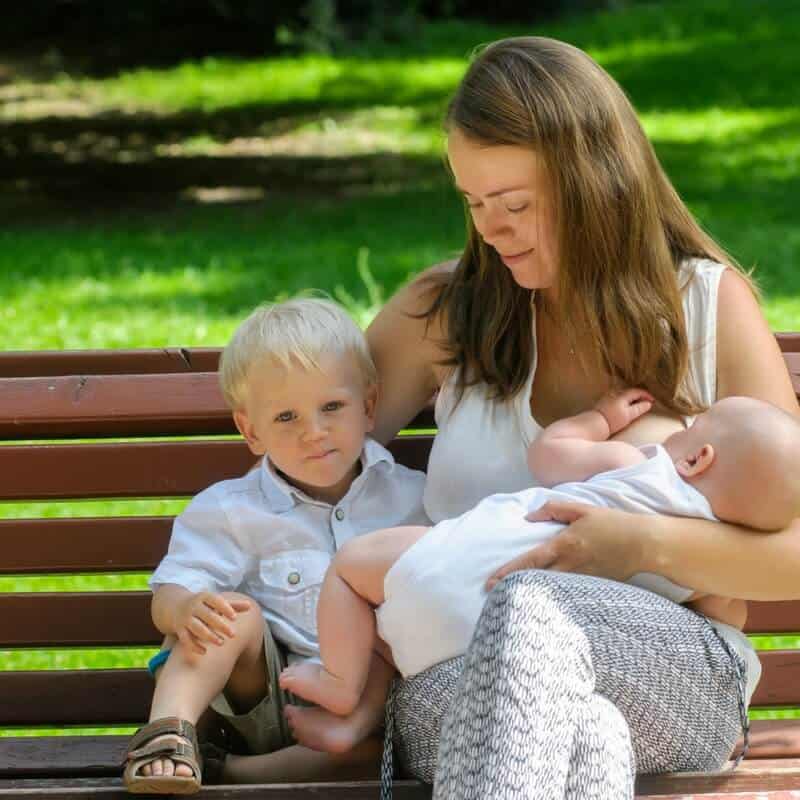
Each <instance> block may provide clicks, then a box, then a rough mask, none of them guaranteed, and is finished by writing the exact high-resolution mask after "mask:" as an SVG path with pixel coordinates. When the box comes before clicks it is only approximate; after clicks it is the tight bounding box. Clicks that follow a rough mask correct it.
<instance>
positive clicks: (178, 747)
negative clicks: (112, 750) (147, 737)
mask: <svg viewBox="0 0 800 800" xmlns="http://www.w3.org/2000/svg"><path fill="white" fill-rule="evenodd" d="M173 755H174V756H176V757H177V756H183V757H185V758H194V757H195V751H194V748H193V747H192V745H191V742H186V741H183V740H182V739H177V738H175V739H173V740H172V741H170V740H163V741H160V742H148V743H147V744H145V745H142V747H137V748H136V749H135V750H129V751H128V755H127V759H128V761H134V760H136V759H139V758H147V759H153V758H158V757H159V756H167V757H169V758H172V756H173Z"/></svg>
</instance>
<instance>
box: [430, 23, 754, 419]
mask: <svg viewBox="0 0 800 800" xmlns="http://www.w3.org/2000/svg"><path fill="white" fill-rule="evenodd" d="M446 127H447V129H448V130H454V129H457V130H458V131H460V132H461V133H462V134H463V135H465V136H467V137H468V138H469V139H472V140H474V141H475V142H478V143H480V144H482V145H489V146H491V145H516V146H520V147H526V148H530V149H532V150H534V151H536V152H537V153H538V154H539V155H540V156H541V157H542V158H543V160H544V164H545V167H546V171H547V174H548V176H549V179H550V184H551V186H552V191H553V207H554V209H555V216H556V227H557V234H556V235H557V242H558V252H559V255H560V260H559V268H558V278H557V281H558V287H557V288H558V291H557V297H558V298H559V299H558V301H557V302H558V307H557V308H555V309H553V311H554V312H555V314H556V317H557V318H558V319H560V320H562V321H564V320H568V321H569V323H568V324H569V325H570V326H571V328H572V330H571V331H565V335H572V336H573V339H574V340H578V339H579V340H580V341H581V342H584V343H587V342H588V343H591V348H592V349H591V350H590V351H588V352H587V350H586V347H585V346H584V347H583V348H582V349H581V351H580V352H579V356H580V357H581V358H582V360H583V363H584V365H586V366H592V367H595V368H600V369H601V370H602V371H603V372H604V373H605V374H607V375H608V376H609V378H610V380H611V382H612V385H615V386H642V387H645V388H646V389H647V390H648V391H650V392H651V393H652V394H653V396H654V397H655V398H656V399H657V400H658V401H659V402H660V403H661V404H663V405H664V406H665V407H666V408H668V409H671V410H673V411H675V412H676V413H679V414H692V413H697V412H698V411H699V410H700V409H701V405H700V403H699V402H698V399H697V398H696V397H695V396H694V392H693V391H692V390H691V387H689V386H687V384H686V375H687V371H688V359H689V352H688V344H687V334H686V325H685V320H684V314H683V307H682V303H681V287H680V286H679V285H678V268H679V266H680V264H681V263H682V262H683V261H685V260H686V259H688V258H692V257H698V258H709V259H712V260H714V261H717V262H720V263H723V264H726V265H728V266H731V267H733V268H734V269H739V267H738V265H737V264H736V263H735V261H734V260H733V259H732V258H731V257H730V256H729V255H728V254H727V253H725V252H724V250H723V249H722V248H721V247H720V246H719V245H717V244H716V243H715V242H714V241H713V239H711V237H710V236H708V235H707V234H706V233H705V232H704V231H703V230H702V229H701V228H700V226H699V225H698V224H697V222H696V221H695V220H694V218H693V217H692V215H691V214H690V212H689V210H688V209H687V208H686V206H685V205H684V203H683V201H682V200H681V199H680V197H679V196H678V194H677V192H676V191H675V189H674V187H673V186H672V184H671V183H670V181H669V179H668V178H667V176H666V174H665V173H664V171H663V169H662V168H661V165H660V164H659V162H658V159H657V157H656V155H655V152H654V151H653V148H652V145H651V144H650V142H649V141H648V139H647V137H646V135H645V133H644V131H643V130H642V127H641V124H640V123H639V120H638V118H637V116H636V112H635V111H634V109H633V107H632V106H631V104H630V102H629V101H628V99H627V97H626V96H625V94H624V92H623V91H622V89H621V88H620V87H619V85H618V84H617V83H616V82H615V81H614V80H613V79H612V78H611V77H610V76H609V75H608V74H607V73H606V72H605V71H604V70H603V69H602V68H601V67H600V66H598V65H597V64H596V63H595V62H594V61H593V60H592V59H591V58H590V57H589V56H588V55H586V53H584V52H583V51H581V50H579V49H577V48H575V47H572V46H571V45H568V44H565V43H563V42H559V41H556V40H553V39H546V38H540V37H519V38H512V39H503V40H501V41H498V42H495V43H494V44H491V45H489V46H488V47H486V48H485V49H484V50H483V51H482V52H480V54H479V55H478V56H477V58H476V59H475V60H474V61H473V62H472V64H471V65H470V67H469V69H468V71H467V73H466V75H465V77H464V78H463V80H462V81H461V84H460V85H459V87H458V89H457V91H456V94H455V96H454V97H453V99H452V100H451V102H450V105H449V107H448V111H447V116H446ZM430 280H431V281H432V283H433V285H432V287H431V288H432V289H433V290H434V291H433V297H434V300H433V302H432V304H431V306H430V308H429V309H428V311H427V312H426V316H428V318H429V319H430V317H431V316H432V315H438V314H441V315H442V318H443V319H444V320H445V330H446V332H447V333H446V336H447V342H446V345H447V349H448V352H449V353H450V358H449V359H448V361H447V363H448V364H449V365H451V366H454V367H458V368H459V369H458V370H457V375H458V377H457V381H458V383H457V385H458V390H459V394H460V393H462V392H463V389H464V388H465V387H466V386H470V385H474V384H476V383H485V384H488V385H489V386H490V387H491V389H492V393H493V396H494V397H495V398H496V399H498V400H506V399H508V398H510V397H512V396H514V395H515V394H516V393H517V392H519V391H520V389H521V388H522V387H523V385H524V384H525V381H526V378H527V376H528V374H529V371H530V368H531V364H532V359H533V346H534V344H533V341H532V337H531V324H532V312H531V294H530V291H529V290H527V289H523V288H521V287H520V286H519V285H518V284H516V283H515V281H514V280H513V278H512V277H511V274H510V272H509V270H508V269H506V268H505V267H504V265H503V264H502V262H501V261H500V259H499V257H498V255H497V253H496V252H495V250H494V249H493V248H492V247H490V246H488V245H487V244H486V243H485V242H484V241H483V239H482V238H481V236H480V235H479V233H478V231H477V230H476V228H475V225H474V224H473V222H472V220H471V218H470V216H469V214H467V242H466V247H465V249H464V253H463V255H462V257H461V259H460V262H459V265H458V267H457V268H456V270H455V272H453V273H451V274H449V275H447V276H441V275H439V276H437V277H432V278H430ZM562 324H563V323H562Z"/></svg>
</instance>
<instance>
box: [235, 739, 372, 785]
mask: <svg viewBox="0 0 800 800" xmlns="http://www.w3.org/2000/svg"><path fill="white" fill-rule="evenodd" d="M382 749H383V743H382V742H381V740H380V738H379V737H377V736H373V737H370V738H369V739H365V740H364V741H363V742H360V743H359V744H357V745H356V746H355V747H354V748H353V749H352V750H348V751H347V752H346V753H319V752H317V751H315V750H309V749H308V748H307V747H301V746H300V745H293V746H292V747H284V748H283V749H282V750H276V751H275V752H274V753H266V754H264V755H258V756H234V755H229V756H228V757H227V758H226V759H225V766H224V768H223V771H222V782H223V783H306V782H309V781H312V782H313V781H347V780H377V779H378V775H379V773H380V760H381V752H382Z"/></svg>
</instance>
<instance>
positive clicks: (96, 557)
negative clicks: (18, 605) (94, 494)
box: [0, 516, 173, 575]
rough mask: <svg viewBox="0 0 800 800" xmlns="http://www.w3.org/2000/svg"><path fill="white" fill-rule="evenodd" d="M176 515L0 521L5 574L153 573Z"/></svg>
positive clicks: (0, 567) (0, 568) (1, 567)
mask: <svg viewBox="0 0 800 800" xmlns="http://www.w3.org/2000/svg"><path fill="white" fill-rule="evenodd" d="M172 520H173V517H171V516H170V517H93V518H85V519H81V518H67V519H7V520H0V548H2V552H3V559H2V562H0V575H29V574H35V573H40V574H48V575H49V574H61V573H76V572H78V573H79V572H149V571H151V570H153V569H155V567H156V565H157V564H158V562H159V561H160V560H161V558H162V556H163V555H164V553H165V552H166V551H167V545H168V544H169V537H170V532H171V530H172Z"/></svg>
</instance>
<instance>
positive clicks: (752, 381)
mask: <svg viewBox="0 0 800 800" xmlns="http://www.w3.org/2000/svg"><path fill="white" fill-rule="evenodd" d="M733 395H744V396H747V397H755V398H757V399H758V400H766V401H767V402H768V403H772V404H773V405H776V406H778V407H780V408H783V409H785V410H786V411H788V412H789V413H791V414H797V415H798V416H800V407H798V404H797V398H796V396H795V393H794V388H793V387H792V381H791V378H790V377H789V371H788V370H787V369H786V362H785V361H784V360H783V356H782V355H781V350H780V347H778V342H777V341H776V339H775V335H774V334H773V333H772V331H770V329H769V327H768V325H767V321H766V319H764V315H763V313H762V312H761V309H760V308H759V305H758V302H757V301H756V299H755V297H753V293H752V292H751V291H750V287H749V286H748V285H747V284H746V283H745V281H744V280H743V279H742V278H741V277H740V276H739V275H738V274H737V273H736V272H734V271H733V270H730V269H728V270H725V272H724V273H723V274H722V278H721V279H720V284H719V298H718V301H717V399H721V398H723V397H731V396H733Z"/></svg>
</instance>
